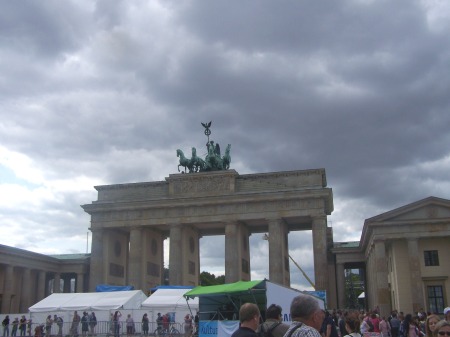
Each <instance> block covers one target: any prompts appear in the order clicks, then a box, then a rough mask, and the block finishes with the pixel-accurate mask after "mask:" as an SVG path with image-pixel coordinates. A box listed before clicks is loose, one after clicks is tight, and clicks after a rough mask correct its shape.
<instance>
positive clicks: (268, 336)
mask: <svg viewBox="0 0 450 337" xmlns="http://www.w3.org/2000/svg"><path fill="white" fill-rule="evenodd" d="M280 324H281V323H280V322H278V323H275V324H272V326H271V327H270V328H269V329H267V330H266V329H265V328H264V323H263V324H261V325H260V327H259V332H258V336H259V337H273V334H272V331H273V330H275V328H276V327H277V326H279V325H280Z"/></svg>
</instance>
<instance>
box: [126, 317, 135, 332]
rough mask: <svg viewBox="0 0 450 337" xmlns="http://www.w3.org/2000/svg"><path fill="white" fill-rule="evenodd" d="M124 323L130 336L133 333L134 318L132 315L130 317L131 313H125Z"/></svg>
mask: <svg viewBox="0 0 450 337" xmlns="http://www.w3.org/2000/svg"><path fill="white" fill-rule="evenodd" d="M125 323H126V325H127V335H128V336H131V335H132V334H134V320H133V317H131V314H128V315H127V319H126V320H125Z"/></svg>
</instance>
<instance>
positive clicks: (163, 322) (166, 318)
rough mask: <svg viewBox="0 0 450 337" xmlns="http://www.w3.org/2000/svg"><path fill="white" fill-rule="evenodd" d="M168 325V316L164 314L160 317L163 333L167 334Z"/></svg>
mask: <svg viewBox="0 0 450 337" xmlns="http://www.w3.org/2000/svg"><path fill="white" fill-rule="evenodd" d="M169 323H170V320H169V314H164V315H163V317H162V325H163V329H164V331H166V332H169Z"/></svg>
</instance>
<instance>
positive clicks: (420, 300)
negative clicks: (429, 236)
mask: <svg viewBox="0 0 450 337" xmlns="http://www.w3.org/2000/svg"><path fill="white" fill-rule="evenodd" d="M408 258H409V275H410V278H411V300H412V301H411V302H412V307H413V311H414V312H417V311H419V309H421V308H425V298H424V296H423V291H422V279H421V276H420V275H421V274H420V256H419V245H418V241H417V239H408Z"/></svg>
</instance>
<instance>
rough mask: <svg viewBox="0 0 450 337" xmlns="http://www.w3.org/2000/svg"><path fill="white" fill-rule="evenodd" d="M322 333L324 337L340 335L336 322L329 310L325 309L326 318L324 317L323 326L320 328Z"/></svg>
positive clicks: (337, 336)
mask: <svg viewBox="0 0 450 337" xmlns="http://www.w3.org/2000/svg"><path fill="white" fill-rule="evenodd" d="M320 334H321V335H322V337H339V335H338V332H337V329H336V324H335V323H334V320H333V317H332V316H331V315H330V313H329V311H328V310H325V318H324V319H323V322H322V327H321V328H320Z"/></svg>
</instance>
